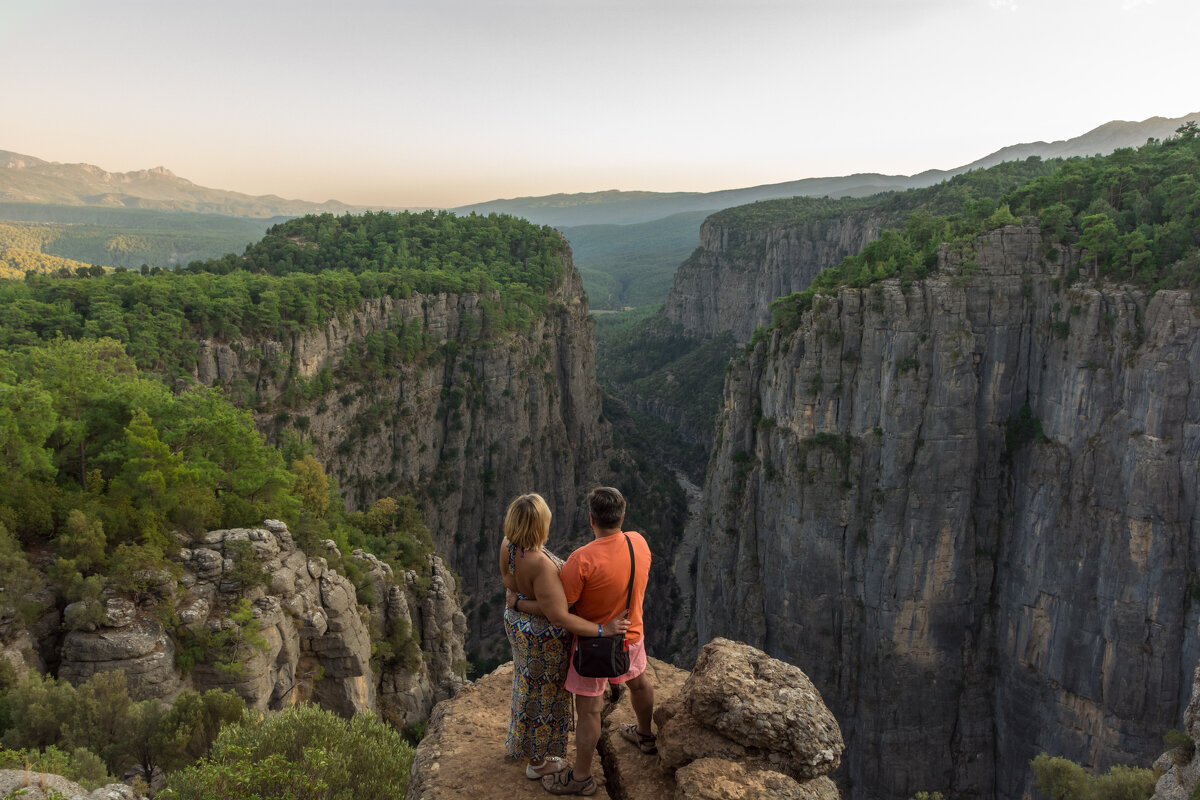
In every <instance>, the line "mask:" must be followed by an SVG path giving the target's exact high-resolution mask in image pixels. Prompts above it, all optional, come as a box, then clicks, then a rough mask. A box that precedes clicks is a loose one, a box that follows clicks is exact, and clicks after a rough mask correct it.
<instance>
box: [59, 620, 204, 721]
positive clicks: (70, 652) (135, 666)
mask: <svg viewBox="0 0 1200 800" xmlns="http://www.w3.org/2000/svg"><path fill="white" fill-rule="evenodd" d="M122 603H128V605H129V608H128V609H121V612H123V613H119V614H113V613H109V614H108V615H107V617H106V619H105V621H104V624H103V625H102V626H99V627H98V628H97V629H95V630H93V631H83V630H74V631H71V632H70V633H68V634H67V635H66V637H65V638H64V639H63V644H62V651H61V653H60V657H61V661H60V663H59V668H58V677H60V678H62V679H64V680H68V681H70V682H71V683H74V684H80V683H83V682H85V681H86V680H87V679H88V678H90V677H92V676H93V675H95V674H96V673H99V672H113V671H115V670H122V671H124V673H125V677H126V679H127V681H128V682H129V687H130V689H131V691H132V692H133V694H134V695H136V696H137V697H138V698H139V699H145V698H149V697H155V698H160V699H173V698H174V697H175V696H176V695H178V694H179V692H180V691H182V684H181V683H180V681H179V675H178V674H177V673H176V670H175V644H174V642H173V641H172V640H171V637H170V636H168V635H167V632H166V631H165V630H164V629H163V626H162V625H161V624H160V623H159V622H158V620H156V619H154V618H153V617H152V616H150V615H139V616H136V617H135V614H134V611H133V604H132V603H130V602H129V601H128V600H117V599H112V600H109V601H108V605H109V606H110V607H112V606H116V605H118V604H122Z"/></svg>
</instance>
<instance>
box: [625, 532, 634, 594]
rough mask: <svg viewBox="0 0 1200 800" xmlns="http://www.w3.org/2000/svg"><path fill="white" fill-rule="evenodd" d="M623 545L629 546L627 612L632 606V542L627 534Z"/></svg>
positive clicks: (626, 592)
mask: <svg viewBox="0 0 1200 800" xmlns="http://www.w3.org/2000/svg"><path fill="white" fill-rule="evenodd" d="M625 544H627V545H628V546H629V588H628V589H627V590H626V591H625V610H626V611H628V610H629V607H630V605H632V604H633V542H632V541H631V540H630V538H629V534H628V533H627V534H625Z"/></svg>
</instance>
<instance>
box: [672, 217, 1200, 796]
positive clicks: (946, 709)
mask: <svg viewBox="0 0 1200 800" xmlns="http://www.w3.org/2000/svg"><path fill="white" fill-rule="evenodd" d="M972 261H973V262H974V263H972ZM1087 267H1088V265H1087V264H1086V263H1081V261H1080V257H1079V254H1078V253H1077V252H1075V251H1073V250H1071V249H1069V248H1068V249H1062V250H1061V252H1059V251H1057V250H1053V251H1052V250H1051V249H1049V248H1048V247H1047V246H1046V245H1045V244H1044V243H1043V241H1042V239H1041V236H1040V232H1039V231H1038V229H1036V228H1021V227H1016V226H1014V227H1007V228H1003V229H1000V230H996V231H993V232H991V233H989V234H987V235H985V236H983V237H981V238H980V239H979V240H978V241H977V243H976V252H975V253H974V256H973V259H966V260H964V259H963V258H962V257H961V256H959V255H956V254H955V253H953V252H951V251H950V250H948V249H943V251H942V252H941V253H940V255H939V264H938V271H937V273H936V274H935V275H933V276H932V277H930V278H929V279H927V280H924V281H919V282H917V283H915V284H914V285H913V286H912V288H911V290H910V291H909V292H908V293H907V294H906V293H904V292H902V291H901V289H900V286H899V284H898V282H897V281H886V282H883V283H881V284H877V285H875V286H872V287H870V288H867V289H862V290H850V289H847V290H843V291H841V292H840V293H839V294H838V295H837V296H836V297H833V298H827V299H818V301H817V303H816V306H815V308H814V310H813V311H811V312H809V313H808V314H806V315H805V318H804V321H803V323H802V325H801V327H800V329H799V330H797V331H795V332H794V333H792V334H789V335H785V336H784V335H780V334H779V333H778V332H776V333H774V335H773V336H772V337H771V338H770V340H769V341H767V342H763V343H760V344H759V345H758V346H757V348H756V349H755V351H754V352H753V354H752V355H750V356H749V357H747V358H745V359H743V360H740V361H738V362H736V363H735V365H734V366H733V368H732V370H731V372H730V374H729V376H728V379H727V382H726V393H725V406H724V410H723V412H722V416H721V423H720V429H719V432H718V444H717V448H716V452H715V455H714V459H713V462H712V464H711V466H710V469H709V473H708V476H707V481H706V486H705V491H704V493H703V500H704V502H703V506H702V512H701V513H700V514H698V515H697V516H696V518H695V519H694V520H693V524H692V527H691V530H690V531H689V534H688V537H687V541H686V542H685V543H684V546H683V547H682V548H681V550H680V557H679V560H678V561H677V563H676V567H675V573H676V579H677V580H678V582H679V583H680V585H681V587H682V594H683V596H684V597H686V598H690V600H691V608H690V609H687V613H688V617H689V621H688V622H685V623H684V630H683V635H682V640H683V641H684V642H685V643H686V642H687V641H688V639H689V637H691V643H692V644H691V647H692V651H693V652H694V647H695V642H697V641H699V642H703V641H706V640H708V639H709V638H711V637H713V636H729V637H732V638H739V639H743V640H745V641H747V642H749V643H750V644H753V645H755V646H758V647H761V648H763V649H764V650H765V651H767V652H768V653H770V654H772V655H773V656H776V657H778V658H782V659H784V660H787V661H789V662H791V663H794V664H797V665H799V666H801V667H802V668H804V669H806V670H808V671H809V672H810V675H811V677H812V679H813V681H814V683H815V684H816V685H817V687H818V688H819V689H820V690H821V692H822V694H823V695H824V696H825V698H826V700H827V702H828V703H829V705H830V707H831V708H832V709H833V711H834V713H835V714H836V716H837V717H838V719H839V720H841V721H842V726H843V732H844V734H845V736H846V743H847V747H846V755H845V759H844V764H845V767H844V773H843V776H844V777H843V779H844V780H845V781H846V784H847V785H849V786H852V787H854V788H852V789H851V790H850V792H849V794H850V795H851V796H855V797H881V798H907V797H910V796H911V795H913V794H914V793H915V792H918V791H942V792H943V793H946V794H947V795H948V796H975V797H984V798H990V797H996V798H1002V799H1003V800H1010V799H1011V800H1015V799H1016V798H1019V797H1021V796H1022V795H1023V794H1024V793H1025V792H1026V791H1028V790H1029V788H1030V774H1029V770H1028V766H1027V765H1028V762H1029V760H1030V759H1031V758H1032V757H1033V756H1034V755H1036V754H1037V753H1039V752H1041V751H1046V752H1049V753H1051V754H1052V755H1063V756H1066V757H1068V758H1071V759H1073V760H1075V761H1078V762H1080V763H1083V764H1084V765H1085V766H1088V767H1094V768H1098V769H1101V770H1103V769H1106V768H1107V767H1108V766H1109V765H1112V764H1114V763H1141V764H1148V763H1149V762H1150V761H1151V760H1152V759H1153V758H1154V755H1155V754H1156V753H1157V752H1159V751H1160V749H1161V736H1162V734H1163V732H1164V731H1166V730H1167V729H1168V728H1170V727H1173V726H1176V725H1177V722H1176V720H1177V718H1178V716H1179V713H1180V709H1181V708H1182V707H1183V704H1184V703H1185V702H1186V699H1187V692H1188V689H1189V688H1190V685H1191V684H1190V670H1191V666H1192V665H1194V664H1195V663H1196V661H1197V658H1198V656H1200V642H1198V641H1197V634H1196V631H1197V620H1198V614H1197V604H1195V603H1194V602H1193V600H1192V594H1191V590H1190V587H1191V586H1192V585H1194V583H1195V580H1196V578H1195V576H1196V574H1197V572H1200V568H1198V564H1200V552H1198V542H1197V537H1196V535H1195V532H1196V531H1197V528H1198V524H1200V508H1198V504H1197V488H1198V487H1197V481H1196V475H1197V474H1198V473H1197V467H1198V466H1200V465H1198V463H1197V461H1198V459H1200V392H1197V391H1196V390H1194V389H1193V387H1194V386H1197V384H1198V381H1200V328H1198V324H1197V323H1198V320H1197V313H1196V309H1195V307H1194V306H1193V302H1192V298H1191V297H1190V296H1189V295H1188V294H1187V293H1182V292H1174V291H1160V292H1158V293H1156V294H1154V295H1152V296H1151V295H1148V294H1146V293H1144V292H1140V291H1137V290H1133V289H1130V288H1127V287H1121V286H1099V287H1098V286H1094V285H1091V284H1089V283H1087V282H1080V283H1075V284H1073V285H1068V277H1069V276H1073V273H1074V271H1076V270H1080V269H1081V270H1082V272H1083V274H1084V277H1085V278H1086V277H1087V272H1088V269H1087ZM1074 274H1077V273H1074Z"/></svg>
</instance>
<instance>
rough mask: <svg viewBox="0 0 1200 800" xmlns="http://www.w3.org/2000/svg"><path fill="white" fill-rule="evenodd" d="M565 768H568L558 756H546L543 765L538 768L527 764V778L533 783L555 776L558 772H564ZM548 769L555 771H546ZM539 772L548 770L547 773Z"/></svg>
mask: <svg viewBox="0 0 1200 800" xmlns="http://www.w3.org/2000/svg"><path fill="white" fill-rule="evenodd" d="M565 766H566V764H565V763H564V762H563V760H562V759H561V758H559V757H558V756H546V757H545V758H543V759H542V763H541V765H539V766H536V767H535V766H533V765H532V764H530V763H528V762H526V763H525V777H526V778H529V780H531V781H536V780H541V779H542V778H544V777H545V776H547V775H553V774H554V773H556V772H562V769H563V767H565ZM547 767H553V769H546V768H547ZM538 770H546V771H545V772H539V771H538Z"/></svg>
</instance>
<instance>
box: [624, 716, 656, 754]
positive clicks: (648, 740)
mask: <svg viewBox="0 0 1200 800" xmlns="http://www.w3.org/2000/svg"><path fill="white" fill-rule="evenodd" d="M617 733H619V734H621V738H622V739H625V740H626V741H630V742H633V743H634V744H636V745H637V749H638V750H641V751H642V752H643V753H645V754H646V755H648V756H652V755H654V754H655V753H657V752H658V737H657V736H655V735H654V734H653V733H642V732H641V731H639V730H638V727H637V725H636V724H635V723H632V722H626V723H624V724H622V725H618V726H617Z"/></svg>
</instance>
